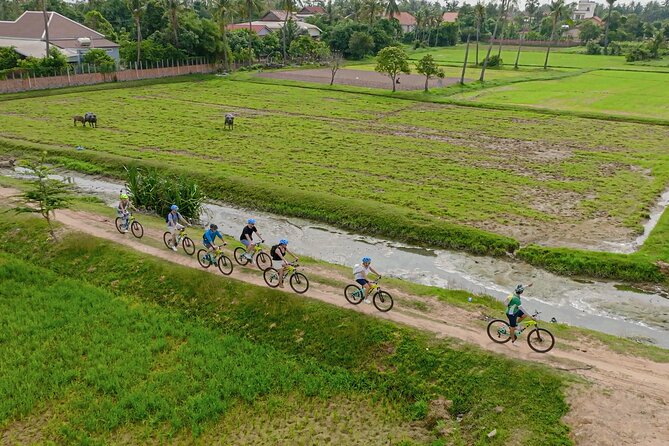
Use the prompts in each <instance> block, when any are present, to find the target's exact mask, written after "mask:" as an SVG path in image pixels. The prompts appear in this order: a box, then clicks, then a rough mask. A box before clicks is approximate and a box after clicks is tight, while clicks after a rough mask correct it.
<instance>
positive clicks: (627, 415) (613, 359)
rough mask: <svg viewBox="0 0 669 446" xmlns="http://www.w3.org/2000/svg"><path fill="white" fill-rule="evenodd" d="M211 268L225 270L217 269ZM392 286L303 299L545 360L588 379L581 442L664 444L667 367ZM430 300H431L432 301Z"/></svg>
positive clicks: (129, 242) (577, 400)
mask: <svg viewBox="0 0 669 446" xmlns="http://www.w3.org/2000/svg"><path fill="white" fill-rule="evenodd" d="M16 194H18V191H17V190H15V189H12V188H0V197H2V198H4V199H8V198H10V197H11V196H13V195H16ZM56 220H57V221H58V222H60V223H61V224H63V225H64V226H65V227H66V228H68V229H71V230H76V231H79V232H82V233H85V234H89V235H92V236H94V237H98V238H102V239H105V240H109V241H112V242H114V243H118V244H120V245H123V246H126V247H129V248H131V249H134V250H136V251H139V252H142V253H144V254H148V255H151V256H153V257H155V258H160V259H163V260H166V261H169V262H173V263H176V264H179V265H182V266H186V267H190V268H195V269H202V268H201V267H200V266H199V265H198V263H197V260H196V259H195V258H194V257H190V256H186V255H185V254H183V253H181V252H179V253H174V252H172V251H171V250H167V249H166V248H165V247H162V248H159V247H156V246H152V245H149V244H146V243H145V241H149V240H151V241H153V240H155V241H159V242H160V244H162V232H161V231H159V230H156V229H151V228H145V235H144V239H142V241H138V240H137V239H135V238H133V237H132V236H131V235H130V234H126V235H122V234H120V233H118V231H117V230H116V228H115V227H114V223H113V221H111V220H109V219H108V218H106V217H104V216H101V215H98V214H93V213H90V212H83V211H72V210H62V211H58V212H57V215H56ZM228 251H229V250H228V249H227V248H226V253H227V254H228V255H229V256H231V253H229V252H228ZM208 271H209V272H211V273H213V274H219V275H220V273H218V272H217V270H216V269H214V268H211V269H209V270H208ZM305 272H306V274H307V275H309V273H310V272H314V273H315V274H319V275H330V276H331V277H332V278H336V279H339V280H344V281H348V280H350V278H349V277H347V276H345V275H341V274H339V273H337V272H333V270H327V269H325V268H321V267H318V266H315V267H311V266H310V267H309V268H308V269H307V270H306V271H305ZM231 278H232V279H233V280H241V281H244V282H247V283H251V284H254V285H258V286H266V285H265V283H264V281H263V279H262V277H261V276H260V274H258V270H257V269H256V268H245V267H240V266H239V265H235V270H234V272H233V275H232V276H231ZM390 291H391V293H392V294H393V295H395V296H397V297H399V299H396V306H395V308H394V309H393V310H392V311H391V312H389V313H379V312H378V311H377V310H376V309H375V308H374V307H373V306H371V305H364V304H361V305H357V306H352V305H350V304H349V303H348V302H347V301H346V300H345V299H344V297H343V295H342V294H343V293H342V290H341V289H340V288H337V287H334V286H329V285H323V284H320V283H318V284H316V285H315V286H312V287H310V289H309V291H308V292H307V293H306V294H305V295H304V296H305V297H307V298H311V299H317V300H320V301H322V302H325V303H328V304H331V305H336V306H339V307H343V308H346V309H348V310H352V311H358V312H362V313H365V314H368V315H370V316H374V317H379V318H382V319H386V320H389V321H393V322H396V323H400V324H404V325H408V326H411V327H414V328H417V329H420V330H425V331H428V332H431V333H433V334H434V335H435V336H436V337H438V338H443V337H450V338H456V339H459V340H462V341H465V342H467V343H471V344H475V345H477V346H478V347H480V348H482V349H485V350H488V351H491V352H494V353H498V354H503V355H507V356H509V357H513V358H517V359H519V360H525V361H533V362H538V363H542V364H545V365H548V366H550V367H553V368H555V369H557V370H563V371H566V372H569V373H574V374H576V375H578V376H579V377H582V378H585V381H587V383H577V384H574V385H572V387H571V388H570V389H569V390H568V392H567V400H568V402H569V404H570V405H571V410H570V412H569V413H568V414H567V416H566V417H565V422H566V423H567V424H568V425H569V426H570V427H571V429H572V437H573V438H574V440H575V442H576V443H577V444H583V445H588V446H592V445H595V446H599V445H601V446H604V445H607V446H608V445H613V444H615V445H618V446H620V445H635V446H641V445H644V446H645V445H647V446H655V445H657V446H661V445H662V446H663V445H665V444H666V439H667V438H669V364H667V363H664V364H662V363H656V362H653V361H650V360H647V359H643V358H637V357H630V356H625V355H621V354H618V353H615V352H612V351H610V350H608V349H607V348H605V347H602V346H597V345H585V344H579V345H575V344H569V343H566V342H565V341H563V340H560V339H557V345H556V348H554V349H553V350H552V351H551V352H550V353H548V354H543V355H542V354H539V353H535V352H533V351H531V350H530V349H529V347H528V346H527V344H526V343H525V342H522V343H521V344H520V346H519V347H513V346H511V345H510V344H509V345H506V344H504V345H499V344H495V343H493V342H492V341H490V340H489V339H488V337H487V334H486V333H485V329H481V328H480V327H478V326H476V324H474V323H473V321H474V320H476V319H480V318H481V315H480V314H479V313H476V312H474V311H467V310H464V309H462V308H457V307H454V306H452V305H448V304H445V303H441V302H440V303H436V304H435V305H434V306H432V308H431V309H430V312H429V314H426V313H421V312H420V311H417V310H414V309H413V308H412V307H411V306H408V305H404V304H403V302H407V301H411V300H415V301H421V302H424V300H423V299H421V298H419V297H416V296H409V295H406V294H404V295H402V293H401V292H398V291H397V290H392V289H391V290H390ZM286 292H291V293H292V291H286ZM398 301H399V302H398ZM430 303H432V304H434V301H432V300H431V301H430ZM578 381H582V380H578ZM538 404H541V402H538Z"/></svg>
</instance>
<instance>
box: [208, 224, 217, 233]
mask: <svg viewBox="0 0 669 446" xmlns="http://www.w3.org/2000/svg"><path fill="white" fill-rule="evenodd" d="M209 229H211V230H212V231H215V230H217V229H218V226H216V225H215V224H213V223H212V224H210V225H209Z"/></svg>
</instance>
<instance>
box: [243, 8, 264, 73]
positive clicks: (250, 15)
mask: <svg viewBox="0 0 669 446" xmlns="http://www.w3.org/2000/svg"><path fill="white" fill-rule="evenodd" d="M242 4H243V6H244V10H245V11H244V12H246V17H247V18H248V19H249V52H250V51H251V33H253V24H252V22H253V16H254V14H257V13H258V12H260V10H261V9H262V8H263V6H264V1H263V0H243V2H242ZM249 63H250V62H249Z"/></svg>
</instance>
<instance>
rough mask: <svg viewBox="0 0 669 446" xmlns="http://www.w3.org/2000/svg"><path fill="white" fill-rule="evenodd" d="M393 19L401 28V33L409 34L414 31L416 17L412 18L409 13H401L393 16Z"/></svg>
mask: <svg viewBox="0 0 669 446" xmlns="http://www.w3.org/2000/svg"><path fill="white" fill-rule="evenodd" d="M386 18H388V19H390V16H386ZM393 19H395V20H397V21H398V22H400V26H401V27H402V32H404V33H410V32H411V31H413V30H414V29H416V17H414V16H413V14H411V13H409V12H404V11H402V12H400V13H399V14H395V15H394V16H393Z"/></svg>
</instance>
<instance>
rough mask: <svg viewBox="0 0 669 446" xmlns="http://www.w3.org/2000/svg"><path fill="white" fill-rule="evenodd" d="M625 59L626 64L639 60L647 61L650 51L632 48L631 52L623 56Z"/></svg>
mask: <svg viewBox="0 0 669 446" xmlns="http://www.w3.org/2000/svg"><path fill="white" fill-rule="evenodd" d="M625 59H626V60H627V62H638V61H640V60H649V59H651V54H650V51H648V50H647V49H646V48H644V47H643V46H638V47H636V48H632V50H631V51H630V52H629V53H627V55H626V56H625Z"/></svg>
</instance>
